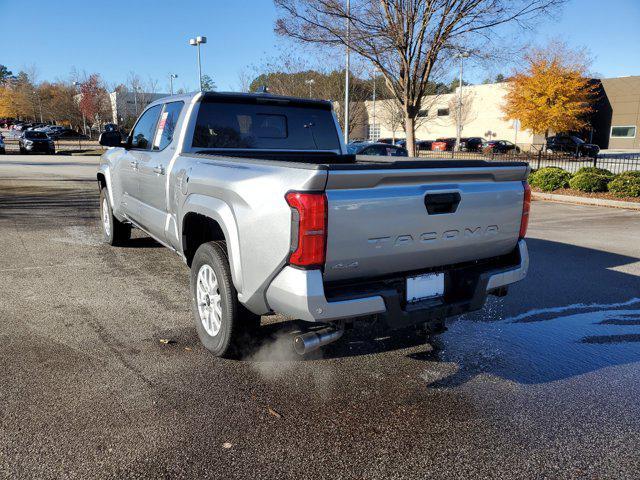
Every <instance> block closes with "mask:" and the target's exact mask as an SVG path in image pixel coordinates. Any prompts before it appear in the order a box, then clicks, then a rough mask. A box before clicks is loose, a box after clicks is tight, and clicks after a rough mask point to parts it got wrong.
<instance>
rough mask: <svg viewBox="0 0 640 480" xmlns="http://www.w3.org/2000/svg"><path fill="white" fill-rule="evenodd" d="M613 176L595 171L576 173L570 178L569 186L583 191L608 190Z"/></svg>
mask: <svg viewBox="0 0 640 480" xmlns="http://www.w3.org/2000/svg"><path fill="white" fill-rule="evenodd" d="M611 178H612V177H608V176H606V175H602V174H599V173H594V172H583V173H576V174H575V175H574V176H573V177H572V178H571V180H569V186H570V187H571V188H573V189H574V190H580V191H581V192H606V191H607V185H608V184H609V182H610V181H611Z"/></svg>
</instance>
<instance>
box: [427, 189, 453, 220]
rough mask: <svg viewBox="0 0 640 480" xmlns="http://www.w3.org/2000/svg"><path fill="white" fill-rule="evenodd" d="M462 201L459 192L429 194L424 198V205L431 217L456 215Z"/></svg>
mask: <svg viewBox="0 0 640 480" xmlns="http://www.w3.org/2000/svg"><path fill="white" fill-rule="evenodd" d="M460 200H461V197H460V194H459V193H458V192H451V193H428V194H427V195H425V197H424V205H425V207H427V212H429V215H442V214H446V213H455V211H456V210H457V209H458V205H459V204H460Z"/></svg>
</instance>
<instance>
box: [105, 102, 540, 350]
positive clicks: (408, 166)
mask: <svg viewBox="0 0 640 480" xmlns="http://www.w3.org/2000/svg"><path fill="white" fill-rule="evenodd" d="M100 142H101V144H102V145H105V146H109V147H113V148H110V149H109V150H107V152H106V153H105V154H104V155H102V159H101V162H100V167H99V170H98V174H97V178H98V184H99V187H100V210H101V217H100V218H101V220H102V226H103V230H104V237H105V240H106V241H107V242H108V243H109V244H111V245H126V243H127V241H128V240H129V238H130V236H131V228H132V227H136V228H139V229H141V230H143V231H144V232H146V233H147V234H149V235H150V236H152V237H153V238H155V239H156V240H157V241H158V242H160V243H162V244H163V245H165V246H166V247H168V248H169V249H171V250H173V251H174V252H176V253H177V254H178V255H180V257H182V258H183V260H184V261H185V263H186V264H187V265H188V266H189V267H190V269H191V295H192V302H193V315H194V320H195V325H196V329H197V331H198V334H199V337H200V339H201V340H202V343H203V344H204V346H205V347H206V348H207V349H208V350H210V351H211V352H212V353H213V354H215V355H219V356H222V355H230V354H237V353H238V350H239V349H240V348H242V345H243V343H244V342H246V341H247V340H248V339H249V338H250V337H249V335H251V333H252V332H254V333H255V331H256V330H255V329H256V328H258V327H259V325H260V316H261V315H268V314H281V315H284V316H285V317H287V318H292V319H298V320H304V321H306V322H317V323H316V324H315V325H313V324H309V328H308V330H307V331H302V332H301V333H300V334H299V335H298V336H296V337H295V340H294V347H295V349H296V351H298V352H299V353H305V352H308V351H310V350H313V349H315V348H318V347H319V346H322V345H324V344H326V343H329V342H331V341H334V340H336V339H338V338H339V337H340V335H341V334H342V332H343V330H344V327H345V325H348V324H349V323H350V322H352V321H353V320H355V319H361V318H368V319H371V318H372V317H375V318H376V319H377V321H379V322H383V323H384V324H385V325H386V326H388V327H389V328H390V329H398V328H403V327H408V326H418V327H422V328H424V329H426V330H434V329H438V328H441V327H442V326H443V322H444V319H445V318H446V317H449V316H452V315H458V314H460V313H463V312H468V311H471V310H477V309H480V308H482V306H483V305H484V302H485V299H486V297H487V295H488V294H494V295H505V294H506V293H507V286H508V285H509V284H511V283H514V282H517V281H518V280H521V279H522V278H523V277H524V276H525V275H526V272H527V267H528V255H527V248H526V244H525V241H524V239H523V238H524V236H525V233H526V229H527V222H528V215H529V204H530V190H529V187H528V185H527V183H526V178H527V175H528V173H529V167H528V165H527V164H526V163H517V162H516V163H490V162H485V161H481V160H471V161H457V160H443V161H436V160H418V159H411V158H409V159H407V158H400V157H382V156H379V157H373V156H362V157H361V156H358V157H355V156H353V155H348V154H347V149H346V146H345V144H344V143H343V141H342V140H341V136H340V129H339V125H338V123H337V121H336V117H335V115H334V113H333V111H332V106H331V103H329V102H324V101H315V100H314V101H312V100H304V99H298V98H288V97H278V96H273V95H270V94H227V93H203V92H200V93H196V94H192V95H175V96H171V97H167V98H163V99H161V100H158V101H156V102H154V103H152V104H150V105H149V106H148V107H147V108H146V109H145V111H144V112H143V113H142V115H140V118H139V119H138V120H137V123H136V124H135V126H134V127H133V129H132V131H131V133H130V135H129V137H128V138H127V140H126V141H124V142H123V141H122V140H121V137H120V134H119V133H118V132H105V133H103V134H102V136H101V139H100Z"/></svg>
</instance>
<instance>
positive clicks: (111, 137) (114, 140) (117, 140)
mask: <svg viewBox="0 0 640 480" xmlns="http://www.w3.org/2000/svg"><path fill="white" fill-rule="evenodd" d="M98 143H99V144H100V145H102V146H103V147H124V145H123V144H122V137H121V136H120V132H117V131H111V132H102V133H101V134H100V138H98Z"/></svg>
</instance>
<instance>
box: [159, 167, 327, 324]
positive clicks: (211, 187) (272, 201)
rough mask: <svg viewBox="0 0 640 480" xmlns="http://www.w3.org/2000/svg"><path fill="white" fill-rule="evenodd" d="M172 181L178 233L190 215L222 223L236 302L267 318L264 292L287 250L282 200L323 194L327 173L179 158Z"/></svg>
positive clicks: (287, 226) (288, 239) (287, 221)
mask: <svg viewBox="0 0 640 480" xmlns="http://www.w3.org/2000/svg"><path fill="white" fill-rule="evenodd" d="M171 175H172V177H173V178H172V179H171V182H170V185H171V188H170V192H169V193H170V195H171V197H172V198H173V200H172V203H173V204H174V205H175V208H176V210H177V216H178V219H179V220H178V230H179V231H180V232H182V222H183V220H184V217H185V215H187V214H188V213H189V212H195V213H200V214H203V215H207V216H209V217H210V218H213V219H214V220H216V221H218V222H219V223H221V227H222V228H223V231H224V232H225V235H226V237H227V248H228V250H229V253H230V256H231V258H230V263H231V267H232V276H233V281H234V285H235V286H236V289H237V290H238V297H239V299H240V301H241V302H242V303H244V304H245V305H246V306H247V307H248V308H249V309H250V310H252V311H253V312H254V313H259V314H262V313H266V312H267V311H268V306H267V304H266V300H265V290H266V287H267V286H268V285H269V283H270V282H271V280H272V279H273V278H274V277H275V275H276V274H277V273H278V272H279V271H280V270H281V269H282V267H283V266H284V264H285V262H286V260H287V257H288V255H289V252H290V248H291V210H290V208H289V206H288V204H287V203H286V201H285V194H286V193H287V192H289V191H291V190H322V189H323V188H324V186H325V183H326V177H327V172H326V171H325V170H322V169H316V168H309V167H308V166H300V167H299V168H298V167H296V165H295V164H291V163H290V164H288V165H286V166H284V165H278V162H268V161H251V160H244V159H229V158H228V157H215V156H204V155H181V156H179V157H178V160H177V161H176V164H175V166H174V168H173V171H172V173H171ZM180 249H182V246H181V247H180Z"/></svg>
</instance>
